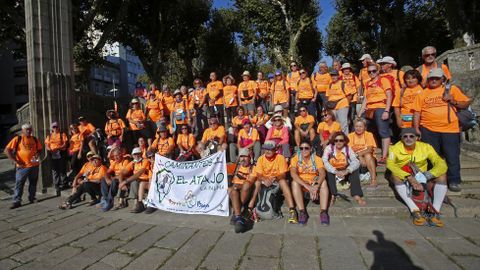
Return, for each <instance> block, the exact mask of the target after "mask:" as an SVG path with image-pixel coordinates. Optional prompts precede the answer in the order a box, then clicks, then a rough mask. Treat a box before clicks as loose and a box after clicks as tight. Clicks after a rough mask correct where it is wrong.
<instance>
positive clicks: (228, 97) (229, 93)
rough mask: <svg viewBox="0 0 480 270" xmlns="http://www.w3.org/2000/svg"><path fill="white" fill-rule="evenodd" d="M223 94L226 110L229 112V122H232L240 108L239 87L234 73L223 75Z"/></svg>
mask: <svg viewBox="0 0 480 270" xmlns="http://www.w3.org/2000/svg"><path fill="white" fill-rule="evenodd" d="M223 84H225V86H224V87H223V95H224V96H225V111H226V112H227V122H228V123H231V121H232V119H233V117H235V115H236V114H237V108H238V88H237V86H236V85H235V79H234V78H233V76H232V75H230V74H229V75H227V76H225V77H223Z"/></svg>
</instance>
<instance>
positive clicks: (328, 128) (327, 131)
mask: <svg viewBox="0 0 480 270" xmlns="http://www.w3.org/2000/svg"><path fill="white" fill-rule="evenodd" d="M341 130H342V127H341V126H340V124H339V123H338V122H332V124H331V125H328V124H327V123H326V122H321V123H320V124H318V127H317V133H318V134H319V135H320V136H322V137H323V139H325V140H328V138H329V137H330V135H331V134H333V133H334V132H337V131H341Z"/></svg>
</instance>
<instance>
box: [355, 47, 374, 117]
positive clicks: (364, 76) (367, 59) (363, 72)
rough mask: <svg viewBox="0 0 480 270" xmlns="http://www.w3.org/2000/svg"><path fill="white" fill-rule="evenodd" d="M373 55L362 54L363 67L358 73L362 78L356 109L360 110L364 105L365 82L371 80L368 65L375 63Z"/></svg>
mask: <svg viewBox="0 0 480 270" xmlns="http://www.w3.org/2000/svg"><path fill="white" fill-rule="evenodd" d="M372 59H373V58H372V56H371V55H370V54H368V53H366V54H364V55H362V57H360V59H358V60H359V61H361V62H362V66H363V67H362V68H361V69H360V72H359V73H358V78H359V79H360V86H359V88H358V98H357V106H356V111H357V112H358V111H359V110H360V108H361V106H362V103H363V98H364V96H365V84H366V83H367V82H368V81H369V80H370V76H369V75H368V70H367V67H368V65H369V64H373V60H372Z"/></svg>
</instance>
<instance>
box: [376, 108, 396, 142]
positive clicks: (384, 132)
mask: <svg viewBox="0 0 480 270" xmlns="http://www.w3.org/2000/svg"><path fill="white" fill-rule="evenodd" d="M384 111H385V109H383V108H380V109H375V112H374V115H373V121H375V126H376V127H377V132H378V136H380V138H382V139H387V138H390V137H391V136H392V129H391V128H390V117H388V119H387V120H382V114H383V112H384Z"/></svg>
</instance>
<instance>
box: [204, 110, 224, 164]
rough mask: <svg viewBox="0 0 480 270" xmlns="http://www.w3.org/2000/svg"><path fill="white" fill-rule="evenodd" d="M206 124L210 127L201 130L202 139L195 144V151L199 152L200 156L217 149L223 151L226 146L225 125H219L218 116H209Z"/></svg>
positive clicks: (205, 155) (209, 153)
mask: <svg viewBox="0 0 480 270" xmlns="http://www.w3.org/2000/svg"><path fill="white" fill-rule="evenodd" d="M208 124H209V125H210V127H209V128H207V129H206V130H205V131H204V132H203V136H202V140H201V141H200V142H198V145H197V152H198V153H200V156H201V157H202V158H204V157H207V156H209V155H211V154H214V153H216V152H217V151H225V149H227V147H228V145H227V143H226V133H225V127H224V126H220V124H219V122H218V118H217V117H216V116H212V117H210V119H209V120H208Z"/></svg>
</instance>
